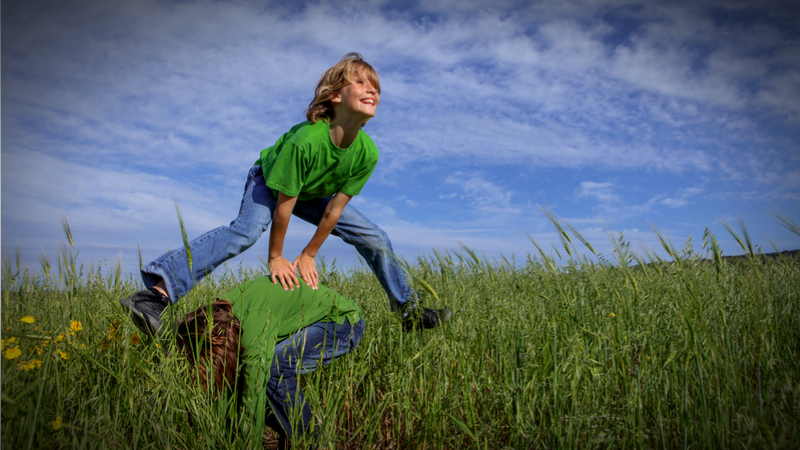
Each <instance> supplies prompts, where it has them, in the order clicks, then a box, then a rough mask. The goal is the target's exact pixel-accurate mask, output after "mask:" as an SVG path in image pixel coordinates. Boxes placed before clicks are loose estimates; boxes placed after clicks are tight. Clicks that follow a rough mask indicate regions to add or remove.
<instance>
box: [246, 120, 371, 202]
mask: <svg viewBox="0 0 800 450" xmlns="http://www.w3.org/2000/svg"><path fill="white" fill-rule="evenodd" d="M256 164H261V167H262V169H263V171H264V180H266V182H267V187H269V188H270V189H272V192H273V194H274V195H275V197H277V196H278V192H283V193H284V194H286V195H288V196H290V197H297V199H298V200H300V201H305V200H311V199H312V198H329V197H331V196H333V195H334V194H336V193H337V192H339V191H341V192H342V193H344V194H347V195H353V196H355V195H358V194H360V193H361V189H362V188H363V187H364V185H365V184H366V183H367V180H369V177H370V175H372V171H373V170H375V166H376V165H377V164H378V147H376V146H375V143H374V142H372V139H370V137H369V136H367V133H365V132H364V131H363V130H359V131H358V136H356V139H355V140H354V141H353V143H352V144H350V146H349V147H348V148H346V149H343V148H339V147H337V146H336V145H334V144H333V142H332V141H331V134H330V125H329V124H328V122H326V121H324V120H320V121H318V122H317V123H311V122H303V123H300V124H297V125H295V126H293V127H292V129H291V130H289V132H288V133H286V134H284V135H283V136H281V137H280V139H278V142H276V143H275V145H273V146H272V147H270V148H267V149H264V150H262V151H261V158H259V160H258V161H256Z"/></svg>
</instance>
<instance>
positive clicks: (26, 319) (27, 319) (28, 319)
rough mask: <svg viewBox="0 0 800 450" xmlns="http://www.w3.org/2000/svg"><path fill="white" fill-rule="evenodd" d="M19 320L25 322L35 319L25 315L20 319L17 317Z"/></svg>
mask: <svg viewBox="0 0 800 450" xmlns="http://www.w3.org/2000/svg"><path fill="white" fill-rule="evenodd" d="M19 320H21V321H23V322H25V323H33V322H36V320H35V319H34V318H33V317H32V316H25V317H23V318H22V319H19Z"/></svg>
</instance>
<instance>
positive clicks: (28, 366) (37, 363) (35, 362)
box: [20, 359, 42, 372]
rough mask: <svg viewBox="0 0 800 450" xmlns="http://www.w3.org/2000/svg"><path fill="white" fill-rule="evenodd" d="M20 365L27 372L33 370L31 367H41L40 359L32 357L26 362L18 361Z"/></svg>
mask: <svg viewBox="0 0 800 450" xmlns="http://www.w3.org/2000/svg"><path fill="white" fill-rule="evenodd" d="M20 365H21V366H22V369H23V370H25V371H26V372H27V371H29V370H33V369H37V368H39V367H42V360H41V359H34V360H33V361H28V362H25V361H23V362H21V363H20Z"/></svg>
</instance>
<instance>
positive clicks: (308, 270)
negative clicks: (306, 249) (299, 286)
mask: <svg viewBox="0 0 800 450" xmlns="http://www.w3.org/2000/svg"><path fill="white" fill-rule="evenodd" d="M292 266H293V267H296V268H297V269H298V270H299V271H300V276H301V277H303V279H304V280H305V281H306V284H307V285H309V286H310V287H311V289H317V284H319V274H318V273H317V267H316V266H315V265H314V257H313V256H309V255H306V254H305V253H301V254H300V256H298V257H297V258H295V260H294V262H293V263H292Z"/></svg>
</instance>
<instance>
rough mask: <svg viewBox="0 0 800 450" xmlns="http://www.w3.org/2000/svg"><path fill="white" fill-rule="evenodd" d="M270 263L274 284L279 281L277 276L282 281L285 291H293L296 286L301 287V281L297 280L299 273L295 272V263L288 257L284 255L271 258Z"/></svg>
mask: <svg viewBox="0 0 800 450" xmlns="http://www.w3.org/2000/svg"><path fill="white" fill-rule="evenodd" d="M268 265H269V273H270V278H271V279H272V284H275V283H277V281H276V278H277V280H279V281H280V282H281V286H283V290H284V291H287V290H289V291H293V290H294V287H295V286H297V287H300V283H298V282H297V275H295V273H294V272H295V268H294V265H292V264H291V263H289V260H288V259H286V258H284V257H283V256H281V257H278V258H274V259H273V258H270V260H269V261H268Z"/></svg>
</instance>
